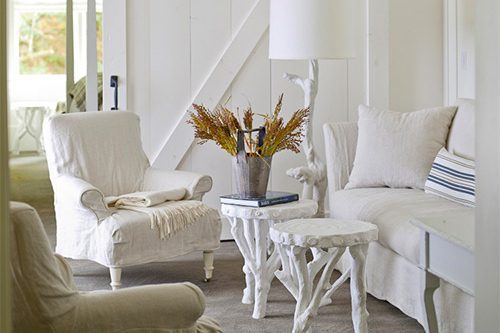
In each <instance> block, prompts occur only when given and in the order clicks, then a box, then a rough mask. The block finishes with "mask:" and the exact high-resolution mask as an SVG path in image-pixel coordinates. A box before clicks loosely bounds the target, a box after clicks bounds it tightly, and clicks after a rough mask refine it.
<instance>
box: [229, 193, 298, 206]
mask: <svg viewBox="0 0 500 333" xmlns="http://www.w3.org/2000/svg"><path fill="white" fill-rule="evenodd" d="M297 200H299V195H298V194H297V193H289V192H275V191H270V192H267V193H266V195H265V196H262V197H255V198H249V197H243V196H240V195H239V194H228V195H221V196H220V202H221V203H222V204H229V205H239V206H249V207H265V206H272V205H278V204H284V203H287V202H292V201H297Z"/></svg>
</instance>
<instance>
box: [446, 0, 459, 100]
mask: <svg viewBox="0 0 500 333" xmlns="http://www.w3.org/2000/svg"><path fill="white" fill-rule="evenodd" d="M443 7H444V9H443V10H444V13H443V14H444V15H443V17H444V25H443V26H444V27H443V29H444V36H443V39H444V40H443V43H444V66H443V73H444V82H443V87H444V96H443V99H444V104H445V105H450V104H452V103H454V102H455V100H456V99H457V0H445V1H444V5H443Z"/></svg>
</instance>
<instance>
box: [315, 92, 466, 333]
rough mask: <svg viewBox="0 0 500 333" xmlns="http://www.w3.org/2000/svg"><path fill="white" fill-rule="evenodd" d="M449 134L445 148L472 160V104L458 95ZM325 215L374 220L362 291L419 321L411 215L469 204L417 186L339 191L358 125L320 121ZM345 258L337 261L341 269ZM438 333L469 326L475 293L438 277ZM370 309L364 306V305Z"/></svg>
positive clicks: (419, 296)
mask: <svg viewBox="0 0 500 333" xmlns="http://www.w3.org/2000/svg"><path fill="white" fill-rule="evenodd" d="M457 104H458V105H459V107H458V110H457V113H456V115H455V117H454V119H453V122H452V126H451V129H450V132H449V135H448V141H447V149H448V150H449V151H450V152H451V153H453V154H455V155H459V156H462V157H465V158H468V159H474V104H473V101H471V100H460V101H458V102H457ZM323 130H324V136H325V147H326V148H325V149H326V162H327V170H328V184H329V185H328V187H329V203H330V215H331V217H334V218H344V219H359V220H364V221H369V222H372V223H375V224H376V225H377V226H378V228H379V240H378V241H377V242H373V243H371V244H370V247H369V250H368V258H367V267H366V275H367V290H368V292H369V293H370V294H372V295H373V296H375V297H376V298H379V299H382V300H387V301H388V302H390V303H391V304H393V305H394V306H396V307H398V308H399V309H400V310H401V311H402V312H404V313H405V314H407V315H408V316H410V317H413V318H415V319H417V320H418V321H419V322H420V323H421V324H422V325H423V323H424V314H423V306H422V289H421V285H420V279H421V274H422V270H421V269H420V268H419V267H418V262H419V256H420V246H419V245H420V230H419V229H418V228H417V227H415V226H414V225H412V224H411V223H410V219H411V218H412V217H416V216H420V215H423V214H427V213H433V214H439V213H441V212H447V211H453V210H464V209H471V208H466V207H464V206H462V205H460V204H457V203H454V202H451V201H448V200H446V199H443V198H440V197H437V196H435V195H432V194H426V193H424V191H423V190H418V189H391V188H386V187H385V188H358V189H350V190H344V187H345V185H346V184H347V182H348V179H349V174H350V172H351V168H352V165H353V161H354V157H355V154H356V144H357V134H358V133H357V124H356V123H331V124H325V125H324V128H323ZM346 265H348V262H347V258H346V257H344V260H343V261H342V262H341V263H340V265H339V267H338V268H339V269H340V270H341V271H342V270H344V269H345V268H346ZM434 300H435V303H436V312H437V317H438V325H439V328H440V332H453V333H459V332H464V333H465V332H473V331H474V298H473V296H471V295H469V294H467V293H465V292H463V291H462V290H460V289H458V288H457V287H455V286H453V285H451V284H449V283H447V282H445V281H442V280H441V284H440V288H439V289H438V290H437V291H436V293H435V294H434ZM368 310H369V309H368Z"/></svg>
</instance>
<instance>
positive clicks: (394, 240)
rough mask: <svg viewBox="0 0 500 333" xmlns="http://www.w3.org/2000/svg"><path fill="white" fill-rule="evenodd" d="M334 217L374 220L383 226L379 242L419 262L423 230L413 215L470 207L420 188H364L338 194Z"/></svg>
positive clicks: (373, 221) (334, 206)
mask: <svg viewBox="0 0 500 333" xmlns="http://www.w3.org/2000/svg"><path fill="white" fill-rule="evenodd" d="M330 202H331V203H332V204H333V207H330V210H331V216H332V217H333V218H343V219H353V220H362V221H367V222H372V223H374V224H376V225H377V226H378V228H379V234H378V241H379V242H380V244H382V245H383V246H385V247H386V248H389V249H391V250H392V251H394V252H396V253H397V254H399V255H401V256H403V257H405V258H406V259H408V260H410V261H411V262H413V263H415V264H418V262H419V254H420V247H419V242H420V230H419V229H418V228H417V227H415V226H414V225H413V224H411V223H410V219H411V218H412V217H418V216H423V215H427V214H437V215H438V214H440V213H442V212H446V211H450V210H464V209H470V208H466V207H464V206H463V205H460V204H457V203H454V202H452V201H449V200H446V199H443V198H440V197H437V196H435V195H431V194H426V193H424V191H422V190H418V189H390V188H362V189H352V190H342V191H337V192H335V193H334V195H333V198H332V199H331V200H330Z"/></svg>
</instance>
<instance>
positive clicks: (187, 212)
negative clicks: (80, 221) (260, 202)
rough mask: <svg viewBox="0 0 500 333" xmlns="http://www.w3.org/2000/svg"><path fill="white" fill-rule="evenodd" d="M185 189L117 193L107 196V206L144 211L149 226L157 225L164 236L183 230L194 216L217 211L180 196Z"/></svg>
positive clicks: (182, 195)
mask: <svg viewBox="0 0 500 333" xmlns="http://www.w3.org/2000/svg"><path fill="white" fill-rule="evenodd" d="M185 193H186V190H185V189H183V188H182V189H174V190H170V191H159V192H135V193H130V194H125V195H121V196H119V197H114V198H107V200H106V201H107V203H108V205H109V206H113V205H114V207H115V208H118V209H128V210H132V211H136V212H141V213H145V214H147V215H148V216H149V219H150V222H151V229H158V230H159V232H160V239H165V238H166V237H169V236H170V235H172V234H174V233H175V232H177V231H179V230H182V229H184V228H186V227H187V226H189V225H190V224H191V223H193V222H195V221H196V220H197V219H199V218H201V217H203V216H206V215H209V214H213V215H216V216H217V217H218V212H217V211H216V210H215V209H212V208H210V207H208V206H206V205H204V204H203V203H202V202H201V201H198V200H181V201H177V200H180V199H182V198H183V197H184V195H185Z"/></svg>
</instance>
